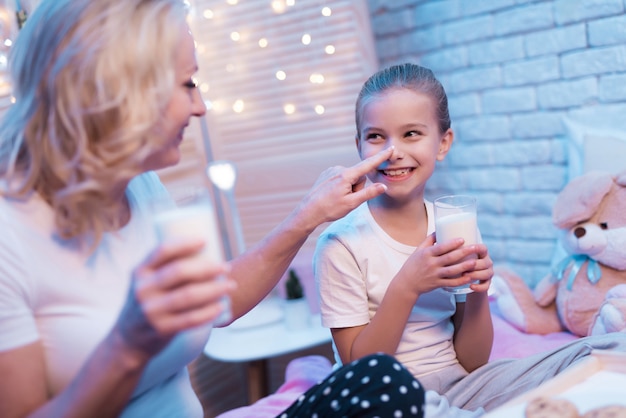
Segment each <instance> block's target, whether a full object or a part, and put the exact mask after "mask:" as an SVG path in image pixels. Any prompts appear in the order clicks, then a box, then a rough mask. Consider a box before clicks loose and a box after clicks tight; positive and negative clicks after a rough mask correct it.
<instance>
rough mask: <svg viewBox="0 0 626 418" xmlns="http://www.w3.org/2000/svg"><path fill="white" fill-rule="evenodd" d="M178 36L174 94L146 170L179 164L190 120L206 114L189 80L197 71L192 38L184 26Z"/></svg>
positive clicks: (194, 87) (202, 103)
mask: <svg viewBox="0 0 626 418" xmlns="http://www.w3.org/2000/svg"><path fill="white" fill-rule="evenodd" d="M181 37H182V39H181V42H180V47H179V48H178V50H177V54H176V62H175V85H174V91H173V93H172V98H171V99H170V102H169V104H168V105H167V107H166V109H165V113H164V115H163V119H162V121H161V123H160V125H159V132H160V133H161V134H162V135H163V141H164V142H163V146H162V147H161V149H160V150H159V151H157V152H155V153H153V154H152V155H150V156H149V157H148V158H147V159H146V161H145V163H144V169H145V170H146V171H148V170H158V169H160V168H164V167H168V166H172V165H175V164H177V163H178V162H179V161H180V149H179V146H180V143H181V142H182V140H183V132H184V130H185V128H186V127H187V125H188V124H189V120H190V118H191V117H192V116H202V115H204V114H205V112H206V107H205V105H204V102H203V101H202V98H201V97H200V92H199V91H198V89H197V88H196V84H195V82H194V81H193V79H192V76H193V75H194V74H195V73H196V72H197V71H198V63H197V62H196V54H195V45H194V41H193V37H192V35H191V32H190V31H189V28H188V27H187V26H185V27H184V28H183V29H182V36H181Z"/></svg>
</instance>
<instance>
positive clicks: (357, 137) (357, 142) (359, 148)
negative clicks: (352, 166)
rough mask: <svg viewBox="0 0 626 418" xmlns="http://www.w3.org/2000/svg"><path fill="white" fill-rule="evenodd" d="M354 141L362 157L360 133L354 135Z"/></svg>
mask: <svg viewBox="0 0 626 418" xmlns="http://www.w3.org/2000/svg"><path fill="white" fill-rule="evenodd" d="M354 143H355V144H356V150H357V151H358V153H359V157H361V141H359V136H358V135H354Z"/></svg>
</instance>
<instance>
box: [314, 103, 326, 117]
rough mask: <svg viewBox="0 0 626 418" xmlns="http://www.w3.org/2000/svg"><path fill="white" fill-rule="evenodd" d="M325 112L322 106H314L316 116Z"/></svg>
mask: <svg viewBox="0 0 626 418" xmlns="http://www.w3.org/2000/svg"><path fill="white" fill-rule="evenodd" d="M325 111H326V109H325V108H324V106H322V105H316V106H315V113H317V114H318V115H323V114H324V112H325Z"/></svg>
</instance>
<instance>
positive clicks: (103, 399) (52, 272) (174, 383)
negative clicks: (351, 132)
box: [0, 0, 423, 418]
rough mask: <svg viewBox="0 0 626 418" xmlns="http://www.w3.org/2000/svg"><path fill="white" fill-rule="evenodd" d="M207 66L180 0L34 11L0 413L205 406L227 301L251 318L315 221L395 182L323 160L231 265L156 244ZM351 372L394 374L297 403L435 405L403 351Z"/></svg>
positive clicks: (16, 81) (200, 110)
mask: <svg viewBox="0 0 626 418" xmlns="http://www.w3.org/2000/svg"><path fill="white" fill-rule="evenodd" d="M197 67H198V65H197V62H196V57H195V51H194V41H193V37H192V35H191V33H190V31H189V28H188V26H187V24H186V10H185V7H184V4H183V2H182V1H180V0H123V1H110V0H44V1H42V2H41V4H40V5H39V6H38V8H37V9H36V10H35V12H34V13H33V14H32V15H31V16H30V17H29V19H28V20H27V21H26V24H25V25H24V27H23V29H22V31H21V32H20V34H19V36H18V38H17V41H16V43H15V45H14V48H13V49H12V56H11V60H10V68H11V74H12V83H13V88H14V94H15V97H16V103H15V104H14V105H13V106H12V107H11V108H10V109H9V110H8V112H7V114H6V116H5V118H4V119H3V122H2V124H1V125H0V375H1V376H2V379H0V416H2V417H3V418H13V417H24V416H31V417H48V418H49V417H96V416H97V417H116V416H123V417H202V416H203V411H202V407H201V405H200V402H199V401H198V399H197V398H196V395H195V393H194V392H193V389H192V386H191V384H190V381H189V376H188V374H187V369H186V366H187V364H188V363H189V362H190V361H191V360H193V359H194V358H196V357H197V356H198V355H199V354H200V353H201V352H202V348H203V347H204V345H205V344H206V340H207V338H208V337H209V333H210V330H211V325H210V324H211V323H212V321H213V320H214V319H215V318H216V317H217V316H218V315H219V314H220V313H221V311H222V310H223V306H222V303H221V302H220V301H221V300H222V297H223V296H225V295H230V297H231V299H232V313H233V319H236V318H237V317H239V316H241V315H243V314H244V313H245V312H247V311H248V310H250V309H251V308H252V307H253V306H254V305H255V304H256V303H258V301H260V300H261V299H262V298H263V297H264V296H265V295H266V294H267V293H268V292H269V291H270V290H271V289H272V288H273V287H274V285H275V284H276V283H277V281H278V279H279V278H280V276H281V275H282V274H283V273H284V271H285V269H286V267H287V266H288V265H289V263H290V261H291V260H292V258H293V256H294V255H295V254H296V252H297V251H298V249H299V248H300V246H301V245H302V243H303V242H304V241H305V239H306V238H307V236H308V235H309V234H310V233H311V232H312V231H313V230H314V229H315V228H316V227H317V226H318V225H320V224H321V223H323V222H326V221H329V220H333V219H337V218H340V217H341V216H343V215H345V214H346V213H347V212H349V211H350V210H351V209H352V208H354V207H356V206H357V205H359V204H360V203H361V202H363V201H365V200H367V199H369V198H371V197H374V196H376V195H378V194H379V193H381V192H382V191H383V190H384V187H383V186H382V185H380V184H377V185H370V186H368V187H364V180H363V179H364V175H365V174H366V173H367V172H369V171H371V170H372V169H374V168H375V167H376V166H377V165H378V164H380V163H381V162H382V161H383V160H384V159H386V158H388V156H389V153H387V152H383V153H380V154H379V155H377V156H375V157H374V158H372V159H369V160H368V161H365V162H363V163H360V164H358V165H356V166H354V167H351V168H347V169H344V168H340V167H336V168H332V169H329V170H328V171H326V172H325V173H323V174H322V175H321V176H320V178H319V180H318V182H317V183H316V185H315V186H314V187H313V188H312V189H311V191H310V192H309V193H308V194H307V195H306V196H305V197H304V199H303V200H302V202H301V203H300V204H299V205H298V207H297V208H296V209H295V210H294V211H293V212H292V214H291V215H289V216H288V217H287V219H285V220H284V221H283V222H282V223H281V224H280V225H278V226H277V227H276V228H275V229H274V230H273V231H272V232H271V233H270V234H269V235H268V236H267V237H266V238H265V239H264V240H263V241H262V242H260V243H259V244H258V245H256V246H255V247H253V248H251V249H250V250H249V251H248V252H246V253H245V254H243V255H242V256H241V257H239V258H238V259H236V260H233V261H232V262H231V263H229V265H226V264H223V265H222V264H212V263H210V262H209V261H207V260H206V258H203V257H201V256H198V253H199V250H200V249H201V248H202V246H203V245H204V242H196V241H184V242H166V243H164V244H163V245H157V240H156V237H155V234H154V232H153V228H152V226H151V222H150V219H151V213H150V205H148V204H147V203H146V202H148V201H149V200H150V199H152V198H154V197H155V196H161V195H166V191H165V189H164V187H163V186H162V185H161V183H160V182H159V180H158V177H157V176H156V175H155V174H154V173H153V172H152V170H155V169H159V168H163V167H166V166H170V165H173V164H176V163H177V162H178V161H179V158H180V151H179V145H180V142H181V141H182V138H183V132H184V129H185V127H186V126H187V125H188V123H189V120H190V118H191V117H193V116H202V115H203V114H204V113H205V107H204V104H203V101H202V100H201V98H200V95H199V93H198V91H197V89H196V86H195V84H194V81H193V75H194V73H195V72H196V71H197V69H198V68H197ZM192 256H193V257H192ZM223 274H226V275H227V276H228V277H229V280H226V281H218V280H214V278H215V277H218V276H220V275H223ZM337 373H338V374H339V375H341V374H344V375H345V374H346V373H350V374H351V375H352V374H354V375H355V376H361V377H366V376H367V377H370V376H379V375H380V376H382V375H385V376H387V375H392V376H393V378H394V379H393V383H391V382H388V381H383V380H382V379H372V382H371V383H370V384H367V385H358V386H356V387H348V386H349V382H348V381H347V380H345V379H344V383H343V384H341V385H334V386H333V387H332V388H331V389H332V390H331V391H330V392H329V393H330V394H331V395H332V396H331V397H326V398H324V399H322V397H321V396H320V397H314V396H315V394H319V393H321V392H324V393H325V394H326V392H325V390H326V388H330V386H329V383H328V382H322V383H321V384H320V385H319V386H316V387H314V388H312V389H311V392H310V393H309V394H307V395H305V396H304V397H303V398H302V399H306V400H307V402H305V403H299V404H295V405H293V406H292V407H291V409H290V410H289V412H288V413H287V415H286V416H296V415H300V416H302V414H303V413H304V412H303V411H304V410H305V408H306V409H307V410H308V411H309V412H308V413H310V414H312V413H318V414H319V415H320V416H332V415H333V414H334V413H335V412H337V413H341V414H342V415H346V416H357V415H358V416H368V413H369V412H372V413H378V414H381V415H387V416H389V415H388V414H387V413H386V412H385V409H384V408H385V407H387V408H389V406H385V405H381V406H375V403H376V402H375V401H374V400H372V402H371V403H368V405H366V406H365V407H366V409H368V410H369V412H363V411H362V410H363V408H364V406H363V405H360V404H359V405H351V404H345V403H344V404H341V405H337V404H336V403H332V401H333V400H335V399H337V398H338V397H339V395H338V394H339V392H337V391H342V390H345V389H347V390H348V393H354V394H355V395H356V396H361V397H363V398H364V399H365V400H367V399H368V398H367V397H368V396H372V399H374V398H380V395H381V394H387V393H389V394H390V395H391V396H392V399H394V404H393V408H395V410H401V411H406V412H408V411H410V410H418V409H419V411H420V414H421V408H418V406H419V405H420V402H423V392H422V391H421V388H420V387H419V385H418V384H417V382H416V381H415V380H414V379H413V378H412V377H411V376H410V374H409V373H408V372H407V371H406V369H404V368H402V367H400V366H399V365H398V363H397V362H396V361H395V360H393V359H392V358H391V357H388V356H380V355H377V356H374V357H372V358H371V359H369V360H368V361H367V362H360V363H356V364H353V365H350V366H348V367H347V368H344V369H342V370H340V371H338V372H337ZM335 378H336V376H335ZM400 385H402V387H404V388H405V389H406V388H408V390H404V391H403V392H402V393H401V392H400V391H399V390H398V388H399V387H400ZM335 395H336V396H335ZM369 405H371V406H369ZM375 411H378V412H375ZM381 411H382V412H381ZM387 412H388V411H387ZM417 416H419V414H418V415H417Z"/></svg>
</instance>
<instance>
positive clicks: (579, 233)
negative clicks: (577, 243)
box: [574, 226, 587, 238]
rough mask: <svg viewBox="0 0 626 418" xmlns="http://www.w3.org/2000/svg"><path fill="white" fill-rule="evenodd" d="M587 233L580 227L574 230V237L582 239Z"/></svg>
mask: <svg viewBox="0 0 626 418" xmlns="http://www.w3.org/2000/svg"><path fill="white" fill-rule="evenodd" d="M586 233H587V231H585V228H583V227H581V226H579V227H578V228H576V229H574V235H576V238H582V237H584V236H585V234H586Z"/></svg>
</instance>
